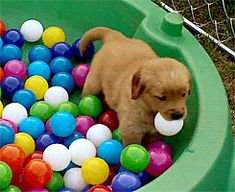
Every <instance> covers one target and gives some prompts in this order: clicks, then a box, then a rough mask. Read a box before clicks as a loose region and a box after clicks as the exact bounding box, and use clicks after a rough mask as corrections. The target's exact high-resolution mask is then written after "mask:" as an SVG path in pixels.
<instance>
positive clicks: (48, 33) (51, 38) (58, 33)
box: [42, 26, 65, 48]
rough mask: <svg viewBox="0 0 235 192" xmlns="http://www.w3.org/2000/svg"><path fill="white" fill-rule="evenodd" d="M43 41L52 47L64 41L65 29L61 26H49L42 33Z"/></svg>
mask: <svg viewBox="0 0 235 192" xmlns="http://www.w3.org/2000/svg"><path fill="white" fill-rule="evenodd" d="M42 41H43V43H44V45H46V46H47V47H49V48H51V47H52V46H53V45H54V44H55V43H58V42H64V41H65V34H64V31H63V30H62V29H61V28H59V27H54V26H53V27H49V28H47V29H46V30H45V31H44V32H43V34H42Z"/></svg>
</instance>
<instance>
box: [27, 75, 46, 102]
mask: <svg viewBox="0 0 235 192" xmlns="http://www.w3.org/2000/svg"><path fill="white" fill-rule="evenodd" d="M24 88H25V89H29V90H31V91H33V92H34V94H35V95H36V97H37V100H40V99H42V98H43V97H44V95H45V93H46V91H47V89H48V83H47V81H46V79H44V78H43V77H41V76H38V75H34V76H32V77H30V78H28V79H27V80H26V82H25V84H24Z"/></svg>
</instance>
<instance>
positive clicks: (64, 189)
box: [58, 187, 76, 192]
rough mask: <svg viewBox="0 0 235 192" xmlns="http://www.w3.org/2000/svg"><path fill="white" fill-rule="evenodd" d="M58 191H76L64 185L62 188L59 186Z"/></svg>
mask: <svg viewBox="0 0 235 192" xmlns="http://www.w3.org/2000/svg"><path fill="white" fill-rule="evenodd" d="M58 192H76V191H75V190H73V189H70V188H67V187H64V188H61V189H60V190H59V191H58Z"/></svg>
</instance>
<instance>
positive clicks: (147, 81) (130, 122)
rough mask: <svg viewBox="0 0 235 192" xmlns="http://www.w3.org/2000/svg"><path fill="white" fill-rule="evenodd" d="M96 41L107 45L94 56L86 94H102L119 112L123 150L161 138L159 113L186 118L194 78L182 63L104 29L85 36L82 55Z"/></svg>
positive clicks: (166, 116) (85, 86) (174, 117)
mask: <svg viewBox="0 0 235 192" xmlns="http://www.w3.org/2000/svg"><path fill="white" fill-rule="evenodd" d="M95 40H102V41H103V46H102V47H101V48H100V50H99V51H98V52H97V53H96V55H95V56H94V58H93V61H92V64H91V69H90V72H89V74H88V76H87V79H86V81H85V85H84V88H83V91H82V96H85V95H99V94H101V93H103V94H104V96H105V100H106V102H107V103H108V105H109V106H110V108H111V109H113V110H115V111H116V112H117V115H118V120H119V132H120V135H121V136H122V138H123V145H124V146H127V145H130V144H141V143H142V144H148V143H151V142H152V141H154V140H156V139H157V138H159V136H160V134H159V133H158V132H157V131H156V129H155V128H154V125H153V119H154V117H155V114H156V113H157V112H160V113H161V115H162V116H163V117H164V118H165V119H167V120H176V119H181V118H184V117H185V116H186V114H187V108H186V99H187V96H188V95H189V93H190V88H191V75H190V72H189V71H188V69H187V68H186V67H185V66H184V65H183V64H181V63H180V62H178V61H177V60H175V59H171V58H159V57H158V56H157V55H156V54H155V53H154V51H153V50H152V49H151V48H150V46H149V45H147V44H146V43H145V42H143V41H141V40H137V39H130V38H127V37H125V36H124V35H123V34H121V33H120V32H118V31H114V30H111V29H109V28H105V27H96V28H94V29H91V30H89V31H88V32H86V33H85V35H84V36H83V37H82V39H81V41H80V52H81V54H83V53H84V51H85V50H86V47H87V45H88V44H89V43H90V42H92V41H95Z"/></svg>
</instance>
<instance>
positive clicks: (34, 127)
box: [18, 117, 45, 139]
mask: <svg viewBox="0 0 235 192" xmlns="http://www.w3.org/2000/svg"><path fill="white" fill-rule="evenodd" d="M18 129H19V132H25V133H28V134H29V135H31V136H32V137H33V138H34V139H37V138H38V137H39V136H40V135H41V134H42V133H43V132H44V131H45V126H44V123H43V122H42V121H41V120H40V119H39V118H37V117H27V118H25V119H23V120H22V121H21V122H20V124H19V127H18Z"/></svg>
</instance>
